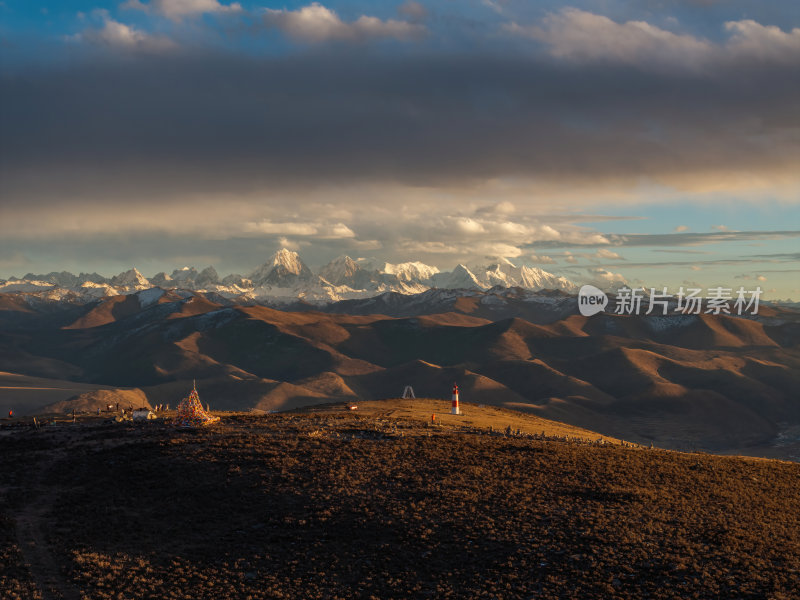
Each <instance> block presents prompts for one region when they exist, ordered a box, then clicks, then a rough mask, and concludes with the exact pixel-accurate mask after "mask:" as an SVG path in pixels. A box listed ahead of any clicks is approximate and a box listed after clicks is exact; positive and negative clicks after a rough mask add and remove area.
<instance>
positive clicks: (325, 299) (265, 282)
mask: <svg viewBox="0 0 800 600" xmlns="http://www.w3.org/2000/svg"><path fill="white" fill-rule="evenodd" d="M495 286H502V287H505V288H512V287H519V288H523V289H527V290H533V291H539V290H545V289H546V290H561V291H564V292H569V293H574V292H575V291H576V290H577V286H576V285H575V284H574V283H573V282H571V281H570V280H568V279H566V278H565V277H560V276H557V275H554V274H553V273H549V272H547V271H544V270H542V269H539V268H536V267H528V266H524V265H522V266H516V265H514V264H513V263H511V262H510V261H508V260H507V259H500V260H499V261H498V262H496V263H494V264H491V265H488V266H473V267H467V266H466V265H463V264H459V265H458V266H457V267H456V268H455V269H453V270H452V271H447V272H442V271H440V270H439V269H438V268H437V267H435V266H431V265H427V264H425V263H422V262H418V261H410V262H404V263H398V264H392V263H383V264H382V265H381V266H380V267H374V266H373V265H372V264H370V263H364V262H363V261H356V260H353V259H352V258H350V257H349V256H340V257H338V258H336V259H334V260H332V261H331V262H329V263H328V264H327V265H325V266H323V267H322V268H321V269H320V270H319V271H318V272H317V273H314V272H313V271H312V270H311V269H310V268H309V267H308V266H307V265H306V264H305V262H303V260H302V258H300V255H299V254H298V253H297V252H294V251H292V250H289V249H287V248H281V249H280V250H278V251H277V252H276V253H275V254H274V255H273V256H272V257H271V258H270V259H269V260H267V261H266V262H265V263H264V264H262V265H261V266H259V267H258V268H256V269H254V270H253V271H252V272H251V273H250V274H248V275H246V276H243V275H240V274H238V273H233V274H230V275H227V276H225V277H222V278H221V277H220V276H219V274H218V273H217V271H216V269H214V267H211V266H209V267H206V268H205V269H203V270H202V271H198V270H197V269H196V268H195V267H183V268H180V269H175V270H174V271H173V272H172V273H171V274H167V273H166V272H161V273H157V274H156V275H154V276H153V277H151V278H147V277H145V276H144V275H142V273H141V272H139V271H138V270H137V269H136V268H135V267H134V268H132V269H130V270H128V271H124V272H123V273H120V274H119V275H115V276H113V277H108V278H107V277H103V276H102V275H98V274H97V273H81V274H80V275H74V274H72V273H69V272H67V271H62V272H52V273H48V274H46V275H36V274H34V273H28V274H26V275H25V276H24V277H21V278H15V277H13V278H11V279H8V280H0V292H26V293H32V294H36V295H39V296H41V297H43V298H46V299H60V298H64V299H72V300H75V301H91V300H96V299H99V298H102V297H106V296H115V295H121V294H131V293H134V292H137V291H140V290H145V289H149V288H153V287H160V288H162V289H167V290H168V289H187V290H192V291H199V292H207V293H212V294H215V295H219V296H220V297H222V298H225V299H228V300H234V301H236V302H240V303H241V302H254V303H259V302H263V303H269V304H289V303H292V302H296V301H302V302H306V303H310V304H317V305H320V306H321V305H325V304H329V303H331V302H339V301H342V300H353V299H364V298H371V297H374V296H378V295H380V294H384V293H387V292H395V293H400V294H420V293H423V292H425V291H427V290H430V289H436V288H438V289H466V290H488V289H491V288H493V287H495Z"/></svg>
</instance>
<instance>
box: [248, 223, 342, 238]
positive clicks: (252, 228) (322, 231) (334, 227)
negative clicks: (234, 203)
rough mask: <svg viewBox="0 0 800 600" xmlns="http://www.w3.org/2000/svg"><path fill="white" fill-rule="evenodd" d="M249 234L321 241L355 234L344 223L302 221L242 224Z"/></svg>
mask: <svg viewBox="0 0 800 600" xmlns="http://www.w3.org/2000/svg"><path fill="white" fill-rule="evenodd" d="M244 232H245V233H249V234H266V235H282V236H290V235H291V236H296V237H312V236H313V237H316V238H318V239H321V240H339V239H350V238H354V237H356V234H355V232H354V231H353V230H352V229H350V227H348V226H347V225H345V224H344V223H332V224H327V223H322V224H321V223H309V222H302V221H284V222H275V221H270V220H269V219H262V220H260V221H249V222H247V223H245V224H244Z"/></svg>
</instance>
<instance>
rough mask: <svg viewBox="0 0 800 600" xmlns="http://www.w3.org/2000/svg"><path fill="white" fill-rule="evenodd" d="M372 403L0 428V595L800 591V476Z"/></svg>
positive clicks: (783, 594)
mask: <svg viewBox="0 0 800 600" xmlns="http://www.w3.org/2000/svg"><path fill="white" fill-rule="evenodd" d="M367 408H368V407H366V406H365V407H363V408H362V407H359V410H357V411H349V410H346V408H345V407H344V406H340V407H334V408H331V407H328V408H327V409H320V410H317V411H316V412H298V413H293V414H270V415H246V414H228V415H223V420H222V422H221V423H220V424H219V425H216V426H213V427H210V428H207V429H205V430H202V431H178V430H175V429H174V428H172V427H170V426H169V425H168V424H167V423H166V422H163V421H154V422H147V423H142V424H133V423H112V422H108V423H104V422H103V421H102V420H97V419H94V421H92V422H88V421H87V422H81V421H80V419H79V422H78V423H77V424H74V425H73V424H70V423H60V424H57V425H55V426H53V425H48V426H44V427H42V428H40V429H39V430H33V429H29V428H24V427H21V428H15V429H5V430H2V431H0V456H2V457H3V477H2V483H0V597H2V598H9V599H12V598H65V599H72V598H92V599H95V598H97V599H106V598H108V599H111V598H114V599H116V598H126V599H127V598H171V599H184V598H186V599H189V598H191V599H193V600H198V599H205V598H208V599H226V598H287V599H288V598H291V599H297V598H343V599H344V598H503V599H505V598H511V599H513V598H631V599H634V598H635V599H640V598H676V597H680V598H726V599H727V598H776V599H780V598H792V597H797V596H796V593H797V592H796V590H798V589H800V493H798V481H800V465H799V464H795V463H786V462H779V461H767V460H757V459H745V458H740V457H721V456H714V455H706V454H683V453H677V452H667V451H662V450H657V449H655V450H650V449H644V448H637V447H633V446H631V445H621V444H618V443H606V444H598V443H596V440H590V439H588V438H586V439H582V438H581V437H580V436H569V435H556V434H553V435H544V436H542V435H540V434H536V433H531V432H529V431H526V430H525V429H524V428H522V427H518V426H515V427H514V428H513V431H512V435H506V433H505V428H502V427H500V426H499V424H500V422H501V421H502V420H503V419H504V418H505V420H508V419H507V418H506V417H508V415H500V416H499V417H498V420H497V421H495V422H496V423H497V424H498V425H497V426H493V425H491V423H489V424H487V421H485V420H484V421H480V420H476V421H475V422H474V423H473V424H470V425H463V424H461V425H460V424H458V423H457V422H444V423H442V421H443V420H442V419H440V423H442V424H441V425H438V426H432V425H430V424H429V423H426V422H423V421H421V420H419V419H414V418H412V416H409V415H407V414H403V413H402V412H401V413H400V414H394V415H392V414H391V411H383V412H380V411H377V410H371V411H370V410H366V409H367ZM359 411H361V412H359ZM474 412H475V411H473V413H474ZM510 425H512V423H509V426H510ZM489 427H491V428H492V430H493V431H492V432H490V430H489ZM517 429H519V430H520V431H519V434H517Z"/></svg>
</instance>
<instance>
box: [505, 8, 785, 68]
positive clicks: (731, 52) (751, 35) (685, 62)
mask: <svg viewBox="0 0 800 600" xmlns="http://www.w3.org/2000/svg"><path fill="white" fill-rule="evenodd" d="M506 30H507V31H509V32H511V33H513V34H516V35H520V36H524V37H529V38H532V39H535V40H538V41H540V42H542V43H543V44H545V45H546V46H547V48H548V50H549V52H550V54H551V55H552V56H554V57H557V58H561V59H564V60H568V61H571V62H577V63H586V62H609V63H617V64H629V65H638V66H662V67H669V68H679V69H683V70H686V69H689V70H692V69H705V68H708V67H709V66H712V65H715V64H720V63H727V64H737V63H739V62H741V61H748V60H751V61H752V60H756V61H770V62H784V63H785V62H793V61H796V60H797V59H799V58H800V28H794V29H792V30H791V31H789V32H784V31H783V30H781V29H780V28H778V27H774V26H765V25H761V24H760V23H757V22H755V21H753V20H749V19H747V20H742V21H729V22H727V23H725V30H726V31H727V32H728V33H729V34H730V37H729V38H728V39H727V40H725V41H724V42H722V43H718V44H717V43H712V42H710V41H709V40H706V39H702V38H698V37H695V36H692V35H689V34H680V33H673V32H672V31H668V30H666V29H662V28H660V27H657V26H655V25H651V24H650V23H647V22H645V21H626V22H624V23H617V22H616V21H613V20H611V19H609V18H608V17H605V16H603V15H598V14H595V13H591V12H588V11H584V10H580V9H577V8H565V9H563V10H561V11H560V12H558V13H551V14H549V15H547V16H546V17H545V18H544V19H542V21H541V22H540V23H539V24H537V25H531V26H524V25H519V24H517V23H515V22H511V23H509V24H507V25H506Z"/></svg>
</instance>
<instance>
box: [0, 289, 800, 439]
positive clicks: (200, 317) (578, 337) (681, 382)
mask: <svg viewBox="0 0 800 600" xmlns="http://www.w3.org/2000/svg"><path fill="white" fill-rule="evenodd" d="M421 296H423V297H424V296H425V294H423V295H421ZM447 298H449V300H447V301H448V302H449V304H447V305H444V304H442V302H438V303H431V304H430V305H429V307H428V309H429V311H428V313H427V314H423V313H424V310H423V305H422V304H421V300H420V298H417V297H409V299H408V300H407V305H405V306H406V308H405V309H403V310H404V311H405V312H412V311H411V308H410V307H413V311H414V312H416V313H417V314H407V315H401V316H390V315H386V314H372V315H370V314H346V312H345V311H346V310H347V307H348V306H349V307H350V308H352V309H353V312H359V311H361V310H364V309H365V307H369V306H372V307H373V308H374V307H380V306H381V302H384V303H385V302H386V299H383V300H381V299H378V300H375V301H373V302H372V303H371V304H369V303H366V302H361V303H349V304H348V303H338V304H337V305H332V306H331V307H328V310H327V312H321V311H310V310H305V311H294V312H292V311H285V310H277V309H275V308H268V307H263V306H247V307H244V306H228V305H224V304H223V303H222V302H221V301H213V299H212V298H211V297H208V296H204V295H203V294H198V293H195V294H190V293H183V292H181V293H180V294H178V293H174V292H169V293H164V294H162V295H161V296H160V297H158V298H157V301H153V297H152V296H150V297H148V298H147V301H144V300H143V299H141V298H139V297H138V296H137V295H134V296H128V297H120V298H110V299H105V300H103V301H101V302H98V303H96V304H95V305H88V306H85V307H83V308H82V309H81V310H80V311H78V309H77V308H75V307H72V308H70V311H72V312H70V313H69V314H68V315H66V314H64V315H61V316H59V315H58V313H57V310H56V309H55V308H53V307H49V308H48V309H47V310H43V309H41V310H40V309H38V308H34V309H31V308H30V306H23V305H20V304H19V303H18V302H16V301H14V300H13V299H9V298H7V297H6V298H5V299H3V301H2V303H0V320H2V321H3V322H7V323H11V324H12V325H13V326H12V327H9V328H8V329H6V330H4V331H3V332H0V369H5V370H8V371H13V372H16V373H22V374H25V375H30V376H45V377H58V378H62V379H69V380H74V381H79V382H83V383H88V384H94V385H103V386H107V387H116V388H118V387H131V388H141V389H143V390H144V392H145V394H146V395H147V397H148V400H149V401H150V402H151V404H156V403H172V404H174V403H175V402H177V401H178V400H179V399H180V397H182V394H185V393H186V391H187V386H189V383H188V382H190V381H191V380H192V379H197V380H198V385H199V387H200V389H201V392H202V395H203V398H204V400H205V401H208V402H209V403H210V404H212V405H213V406H217V407H219V408H224V409H226V410H245V409H249V408H259V409H262V410H281V409H285V408H290V407H296V406H300V405H302V404H315V403H324V402H329V401H331V400H351V399H354V398H360V399H380V398H386V397H392V396H397V395H399V394H400V393H401V392H402V390H403V388H404V386H406V385H411V386H413V387H414V389H415V391H416V392H417V394H418V395H425V396H431V397H443V398H444V397H447V396H448V394H449V391H450V388H451V386H452V383H453V382H454V381H455V382H458V383H459V385H460V386H461V389H462V394H463V397H464V399H465V400H469V401H472V402H475V403H477V404H485V405H491V406H501V407H511V408H515V409H519V410H524V411H527V412H529V413H531V414H535V415H539V416H541V417H545V418H550V419H557V420H560V421H563V422H565V423H568V424H572V425H575V426H580V427H584V428H587V429H590V430H595V431H599V432H601V433H604V434H607V435H613V436H615V437H620V438H625V439H630V440H632V441H638V442H642V443H649V442H651V441H653V442H655V443H656V444H657V445H662V446H666V447H671V448H699V449H708V450H715V451H732V450H740V451H743V452H748V451H752V452H754V453H759V452H762V451H763V449H764V448H767V447H772V446H774V445H775V444H779V443H784V442H785V441H786V436H787V435H789V434H787V433H786V432H787V431H788V432H791V431H794V429H793V428H795V427H796V426H797V425H800V399H799V398H798V392H797V390H798V389H800V327H798V325H799V324H800V314H798V313H797V312H796V311H795V312H793V311H791V310H790V309H787V308H771V309H769V310H767V308H765V310H766V311H767V312H765V314H764V316H763V318H762V317H759V318H739V317H731V316H725V315H719V316H717V315H693V316H684V315H676V316H667V317H664V316H627V315H626V316H620V315H614V314H599V315H595V316H593V317H591V318H587V317H582V316H580V315H577V314H574V312H573V313H572V314H562V313H564V311H565V310H566V308H564V307H565V306H567V304H566V303H568V302H569V300H570V299H569V298H563V297H560V296H559V297H557V298H554V299H552V300H553V302H554V303H555V304H553V302H551V303H550V304H547V303H546V302H544V301H542V302H541V303H538V304H537V303H531V302H527V303H522V302H521V301H520V303H519V304H520V306H521V305H522V304H524V305H525V306H524V310H523V309H522V308H520V310H518V311H517V314H509V313H513V312H514V311H513V309H514V306H515V305H514V303H513V302H510V303H507V304H506V305H505V306H504V308H502V310H498V309H497V308H496V303H491V302H488V303H487V302H483V300H482V296H480V294H478V295H474V296H468V297H464V296H462V297H461V298H460V299H459V298H455V299H454V297H453V295H449V296H447ZM423 299H424V298H423ZM545 299H547V298H546V297H545ZM512 300H513V298H512ZM392 302H393V303H394V304H393V306H394V307H395V310H396V311H397V312H402V311H401V310H400V308H402V305H399V304H397V301H396V299H395V300H393V301H392ZM539 304H541V306H539ZM553 306H555V307H556V308H557V309H558V311H561V312H560V313H558V314H559V315H561V316H558V315H556V316H555V317H554V315H555V313H554V310H555V309H554V308H553ZM398 307H400V308H398ZM443 308H444V309H448V310H444V311H443V310H442V309H443ZM23 309H25V310H23ZM76 311H77V312H80V314H77V312H76ZM336 311H338V312H336ZM536 311H539V312H536ZM526 315H527V316H528V317H530V318H526ZM67 317H69V319H68V318H67ZM11 367H13V368H11ZM790 437H791V436H790ZM789 441H790V442H791V441H792V440H791V439H790V440H789ZM798 442H800V440H798ZM748 448H751V450H748ZM771 451H772V450H770V452H771ZM793 451H794V450H792V452H793ZM786 452H789V451H788V450H787V451H786Z"/></svg>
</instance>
